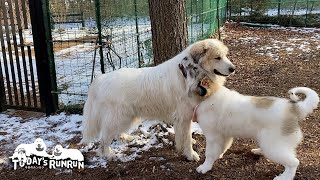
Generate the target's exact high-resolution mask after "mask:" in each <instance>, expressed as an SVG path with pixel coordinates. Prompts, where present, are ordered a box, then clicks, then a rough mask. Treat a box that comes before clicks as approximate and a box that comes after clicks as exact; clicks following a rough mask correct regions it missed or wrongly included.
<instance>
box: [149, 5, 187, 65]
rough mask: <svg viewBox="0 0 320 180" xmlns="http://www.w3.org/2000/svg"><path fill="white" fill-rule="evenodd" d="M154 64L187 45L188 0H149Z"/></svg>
mask: <svg viewBox="0 0 320 180" xmlns="http://www.w3.org/2000/svg"><path fill="white" fill-rule="evenodd" d="M149 12H150V19H151V31H152V46H153V57H154V64H155V65H158V64H161V63H162V62H164V61H166V60H168V59H170V58H172V57H174V56H175V55H177V54H178V53H179V52H181V51H182V50H183V49H184V48H186V46H187V37H188V35H187V17H186V0H149Z"/></svg>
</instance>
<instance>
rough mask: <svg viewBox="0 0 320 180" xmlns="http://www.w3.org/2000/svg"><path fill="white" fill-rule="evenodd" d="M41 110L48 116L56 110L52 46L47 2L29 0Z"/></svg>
mask: <svg viewBox="0 0 320 180" xmlns="http://www.w3.org/2000/svg"><path fill="white" fill-rule="evenodd" d="M29 9H30V19H31V25H32V34H33V43H34V52H35V57H36V65H37V75H38V85H39V92H40V103H41V109H42V110H43V111H45V112H46V114H47V115H50V114H52V113H54V112H56V110H57V108H58V96H57V94H55V93H52V91H56V89H57V84H56V83H57V82H56V72H55V66H54V59H53V45H52V36H51V29H50V20H49V18H48V14H49V8H48V3H47V0H29Z"/></svg>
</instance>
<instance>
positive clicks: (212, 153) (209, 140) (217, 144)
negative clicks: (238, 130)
mask: <svg viewBox="0 0 320 180" xmlns="http://www.w3.org/2000/svg"><path fill="white" fill-rule="evenodd" d="M205 136H206V153H205V154H206V159H205V161H204V163H203V164H202V165H200V166H199V167H198V168H197V172H199V173H202V174H204V173H206V172H208V171H210V170H211V168H212V165H213V163H214V162H215V161H216V160H217V159H218V158H219V156H220V155H221V154H223V151H224V145H225V139H224V138H223V137H222V136H221V135H218V134H213V133H210V134H205Z"/></svg>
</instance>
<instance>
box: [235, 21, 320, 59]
mask: <svg viewBox="0 0 320 180" xmlns="http://www.w3.org/2000/svg"><path fill="white" fill-rule="evenodd" d="M270 28H271V29H277V30H280V31H292V32H299V33H302V34H312V36H311V37H310V36H307V37H304V36H299V37H296V38H288V39H286V40H283V39H282V40H277V39H279V38H276V37H274V41H273V43H272V44H267V45H263V46H261V45H260V44H259V41H260V40H262V39H260V37H257V36H256V35H255V34H251V35H250V34H248V36H245V37H240V38H238V39H237V41H238V42H240V43H242V44H248V45H250V46H252V49H254V52H255V53H257V54H259V55H261V56H269V57H271V58H272V59H273V60H279V58H280V57H281V53H287V54H293V53H295V50H299V51H298V52H303V53H305V54H308V53H310V52H311V51H312V49H319V48H320V29H319V28H294V27H289V28H287V27H278V26H277V27H276V26H275V27H270ZM300 55H302V54H299V55H298V56H300ZM310 55H312V54H310Z"/></svg>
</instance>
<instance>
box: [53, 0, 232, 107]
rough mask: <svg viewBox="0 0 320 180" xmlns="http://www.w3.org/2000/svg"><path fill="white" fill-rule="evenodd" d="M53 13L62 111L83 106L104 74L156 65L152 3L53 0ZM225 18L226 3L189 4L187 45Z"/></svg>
mask: <svg viewBox="0 0 320 180" xmlns="http://www.w3.org/2000/svg"><path fill="white" fill-rule="evenodd" d="M49 7H50V11H51V12H50V14H51V17H50V22H51V28H52V41H53V47H54V48H53V50H54V59H55V60H54V61H55V67H56V77H57V86H58V87H57V89H58V90H57V92H54V93H57V94H58V96H59V103H60V105H61V106H66V105H73V104H83V102H84V101H85V99H86V94H87V92H88V87H89V85H90V83H91V80H92V78H93V77H95V76H96V75H98V74H101V73H102V72H105V73H108V72H110V71H113V70H116V69H119V68H121V67H144V66H149V65H151V64H153V60H152V37H151V23H150V18H149V7H148V0H83V1H74V0H49ZM217 12H218V13H217ZM225 17H226V0H220V1H219V0H218V1H216V0H187V18H188V35H189V42H194V41H196V40H198V39H203V38H206V37H208V36H210V35H212V34H213V32H214V31H215V29H216V28H217V27H218V26H220V25H221V24H222V23H223V21H224V20H225Z"/></svg>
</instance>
